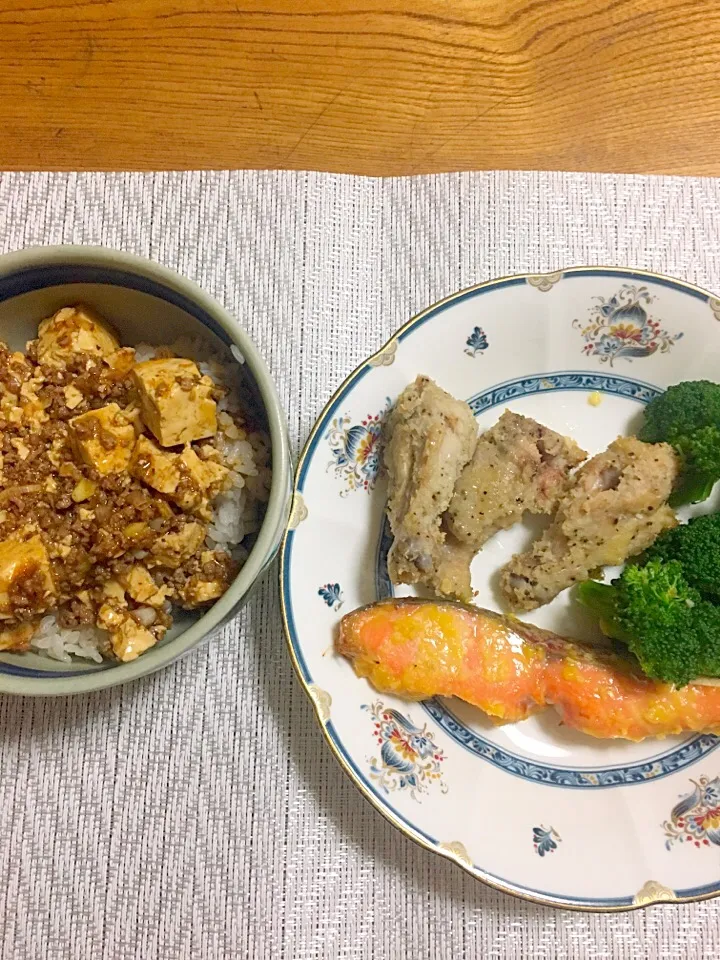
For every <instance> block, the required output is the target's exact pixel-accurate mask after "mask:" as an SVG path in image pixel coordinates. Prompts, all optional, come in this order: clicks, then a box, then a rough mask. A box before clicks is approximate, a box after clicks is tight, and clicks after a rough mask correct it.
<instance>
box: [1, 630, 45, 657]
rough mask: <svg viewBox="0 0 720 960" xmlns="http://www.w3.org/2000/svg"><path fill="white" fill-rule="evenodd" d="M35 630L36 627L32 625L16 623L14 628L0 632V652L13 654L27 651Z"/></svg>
mask: <svg viewBox="0 0 720 960" xmlns="http://www.w3.org/2000/svg"><path fill="white" fill-rule="evenodd" d="M35 629H36V627H35V625H34V624H32V623H18V624H17V626H15V627H9V628H8V629H7V630H0V650H1V651H13V652H14V653H21V652H22V651H24V650H28V649H29V647H30V640H31V639H32V636H33V634H34V633H35Z"/></svg>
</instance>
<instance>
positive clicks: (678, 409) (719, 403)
mask: <svg viewBox="0 0 720 960" xmlns="http://www.w3.org/2000/svg"><path fill="white" fill-rule="evenodd" d="M638 437H639V439H640V440H645V441H646V442H648V443H659V442H661V441H664V442H666V443H670V444H672V446H673V447H675V449H676V450H677V452H678V454H679V455H680V457H681V459H682V463H683V471H682V476H681V478H680V484H679V486H678V488H677V489H676V490H675V491H674V493H673V496H672V497H671V500H670V502H671V504H672V505H673V506H680V505H682V504H684V503H699V502H700V501H701V500H706V499H707V498H708V497H709V496H710V492H711V490H712V488H713V486H714V485H715V482H716V481H717V480H718V479H720V384H717V383H711V382H710V381H709V380H687V381H685V382H684V383H678V384H675V386H672V387H668V389H667V390H666V391H665V393H662V394H660V396H659V397H656V398H655V399H654V400H651V401H650V403H649V404H648V405H647V407H646V408H645V423H644V425H643V428H642V430H641V431H640V433H639V434H638Z"/></svg>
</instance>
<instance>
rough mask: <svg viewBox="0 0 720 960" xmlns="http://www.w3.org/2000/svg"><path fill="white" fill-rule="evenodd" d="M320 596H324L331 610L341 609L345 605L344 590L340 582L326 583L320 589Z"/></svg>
mask: <svg viewBox="0 0 720 960" xmlns="http://www.w3.org/2000/svg"><path fill="white" fill-rule="evenodd" d="M318 596H320V597H322V598H323V600H324V601H325V603H326V604H327V605H328V606H329V607H330V609H331V610H335V611H337V610H339V609H340V607H341V606H342V605H343V592H342V590H341V589H340V584H339V583H324V584H323V585H322V587H320V589H319V590H318Z"/></svg>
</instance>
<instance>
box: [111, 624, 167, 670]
mask: <svg viewBox="0 0 720 960" xmlns="http://www.w3.org/2000/svg"><path fill="white" fill-rule="evenodd" d="M156 643H157V637H155V636H154V635H153V634H152V633H150V631H149V630H148V629H147V628H146V627H143V626H142V624H140V623H138V622H137V620H134V619H133V618H132V617H126V618H125V619H124V620H123V622H122V623H121V624H120V626H119V627H118V628H117V629H115V630H113V631H112V633H111V634H110V646H111V647H112V650H113V653H114V654H115V656H116V657H117V658H118V660H122V661H123V663H127V662H128V661H129V660H137V658H138V657H139V656H140V654H141V653H145V651H146V650H148V649H149V648H150V647H152V646H154V645H155V644H156Z"/></svg>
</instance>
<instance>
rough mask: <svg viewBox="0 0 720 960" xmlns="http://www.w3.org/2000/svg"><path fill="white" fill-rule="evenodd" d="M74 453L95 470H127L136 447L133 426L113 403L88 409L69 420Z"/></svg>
mask: <svg viewBox="0 0 720 960" xmlns="http://www.w3.org/2000/svg"><path fill="white" fill-rule="evenodd" d="M70 430H71V436H72V442H73V448H74V450H75V453H76V455H77V456H78V457H79V458H80V459H81V460H82V461H83V462H84V463H87V464H88V466H90V467H95V469H96V470H97V472H98V473H100V474H102V475H103V476H105V475H106V474H108V473H119V472H120V471H121V470H126V469H127V467H128V465H129V463H130V458H131V457H132V452H133V448H134V447H135V428H134V427H133V425H132V423H131V422H130V421H129V420H128V419H127V417H126V416H125V415H124V414H123V412H122V410H121V409H120V407H119V406H118V405H117V404H116V403H109V404H108V405H107V406H106V407H100V408H99V409H97V410H88V412H87V413H81V414H80V416H79V417H73V418H72V420H71V421H70Z"/></svg>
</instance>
